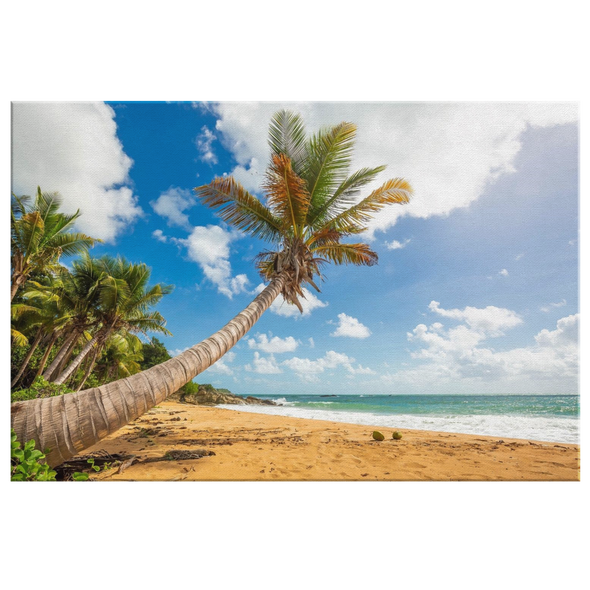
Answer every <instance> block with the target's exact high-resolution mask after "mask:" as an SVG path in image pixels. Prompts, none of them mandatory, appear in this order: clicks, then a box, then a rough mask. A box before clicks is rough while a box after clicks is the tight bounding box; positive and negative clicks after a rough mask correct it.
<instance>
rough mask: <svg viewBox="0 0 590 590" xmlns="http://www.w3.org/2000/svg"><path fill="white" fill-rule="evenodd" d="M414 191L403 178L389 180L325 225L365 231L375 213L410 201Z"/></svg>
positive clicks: (336, 228) (353, 230)
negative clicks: (388, 206)
mask: <svg viewBox="0 0 590 590" xmlns="http://www.w3.org/2000/svg"><path fill="white" fill-rule="evenodd" d="M412 193H413V190H412V187H411V186H410V184H409V183H408V182H407V181H406V180H404V179H403V178H394V179H391V180H388V181H387V182H385V183H384V184H383V185H382V186H381V187H379V188H378V189H376V190H374V191H373V192H372V193H371V194H370V195H369V196H368V197H366V198H365V199H363V200H362V201H361V202H360V203H358V204H357V205H354V206H352V207H350V208H349V209H347V210H346V211H343V212H341V213H339V214H337V215H336V216H335V217H332V218H331V219H328V220H327V221H326V222H325V224H324V227H330V228H332V229H335V230H337V231H346V232H349V233H355V227H356V228H357V232H358V231H359V230H360V231H364V230H365V229H366V223H367V222H368V221H369V219H371V217H372V214H373V213H375V212H376V211H379V210H380V209H382V208H383V207H385V205H389V204H393V203H400V204H404V203H408V202H409V200H410V196H411V195H412ZM320 229H323V228H320ZM351 230H352V231H351Z"/></svg>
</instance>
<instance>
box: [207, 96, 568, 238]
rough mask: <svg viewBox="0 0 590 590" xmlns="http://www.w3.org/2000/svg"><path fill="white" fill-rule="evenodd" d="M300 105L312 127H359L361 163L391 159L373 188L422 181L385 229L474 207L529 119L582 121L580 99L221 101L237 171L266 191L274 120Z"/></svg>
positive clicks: (220, 129) (385, 220) (387, 212)
mask: <svg viewBox="0 0 590 590" xmlns="http://www.w3.org/2000/svg"><path fill="white" fill-rule="evenodd" d="M285 106H287V108H289V109H291V110H295V111H297V112H299V113H300V114H301V116H302V117H303V119H304V121H305V123H306V127H307V129H308V131H312V132H315V131H317V130H318V129H319V128H320V127H322V126H326V125H333V124H336V123H339V122H341V121H351V122H353V123H355V124H356V125H357V126H358V134H357V142H356V151H355V155H354V159H353V169H358V168H362V167H364V166H376V165H379V164H387V166H388V168H387V170H386V171H385V172H383V173H382V174H381V175H380V177H379V178H378V179H377V180H376V182H375V183H374V184H373V185H371V186H368V187H367V190H368V191H370V190H372V189H373V188H375V187H376V186H378V185H379V184H381V183H382V182H383V181H384V180H386V179H387V178H392V177H397V176H402V177H404V178H406V179H407V180H409V181H410V182H411V184H412V185H413V187H414V190H415V195H414V197H413V199H412V201H411V203H410V204H408V205H404V206H392V207H386V208H385V209H383V210H382V211H381V212H379V213H377V214H376V215H375V217H374V219H373V220H372V222H371V224H370V228H371V231H370V234H372V233H374V232H375V231H377V230H379V231H385V230H387V229H388V228H390V227H391V226H393V225H394V224H395V223H396V221H397V220H398V219H399V217H401V216H405V215H409V216H413V217H420V218H427V217H431V216H433V215H447V214H449V213H450V212H451V211H453V209H456V208H458V207H467V206H468V205H469V204H470V203H472V202H473V201H475V200H476V199H477V198H478V197H479V196H480V195H481V194H482V193H483V191H484V189H485V187H486V186H487V185H488V183H489V182H493V181H494V180H496V179H497V178H498V177H499V176H501V175H502V174H506V173H510V172H513V171H514V161H515V157H516V155H517V154H518V152H519V151H520V149H521V135H522V133H523V131H525V129H526V128H527V126H529V125H531V126H538V127H548V126H552V125H557V124H562V123H572V122H577V120H578V108H577V105H576V104H575V103H522V102H521V103H354V102H353V103H344V102H343V103H327V102H318V103H292V104H289V105H284V104H279V103H236V102H234V103H220V104H216V105H213V107H212V108H213V110H214V111H215V112H216V114H217V116H218V117H219V118H218V121H217V123H216V129H217V133H218V136H219V137H220V139H221V141H222V143H223V144H224V146H225V147H226V148H227V149H228V150H230V151H231V152H232V154H233V155H234V158H235V159H236V161H237V163H238V164H237V167H236V169H235V171H234V172H235V174H236V176H238V177H239V180H240V181H241V182H245V183H246V184H247V188H249V189H250V190H259V188H260V184H261V182H262V179H263V178H264V169H265V167H266V164H267V162H268V157H269V152H268V145H267V132H268V123H269V121H270V119H271V117H272V115H273V114H274V113H275V112H276V111H277V110H279V109H281V108H285Z"/></svg>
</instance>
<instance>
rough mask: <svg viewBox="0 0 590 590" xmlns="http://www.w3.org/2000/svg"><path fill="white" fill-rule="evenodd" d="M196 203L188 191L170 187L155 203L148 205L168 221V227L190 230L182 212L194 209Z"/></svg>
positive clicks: (186, 216)
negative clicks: (174, 226)
mask: <svg viewBox="0 0 590 590" xmlns="http://www.w3.org/2000/svg"><path fill="white" fill-rule="evenodd" d="M196 202H197V201H196V197H195V196H194V195H193V193H192V192H191V191H190V190H188V189H184V188H178V187H174V186H171V187H170V188H169V189H168V190H167V191H164V192H163V193H160V196H159V197H158V198H157V199H156V200H155V201H150V205H151V206H152V207H153V209H154V211H155V212H156V213H157V214H158V215H160V216H161V217H164V218H166V219H167V220H168V225H177V226H179V227H184V228H185V229H190V227H191V225H190V223H189V219H188V215H186V213H184V211H186V210H187V209H190V208H191V207H194V206H195V204H196Z"/></svg>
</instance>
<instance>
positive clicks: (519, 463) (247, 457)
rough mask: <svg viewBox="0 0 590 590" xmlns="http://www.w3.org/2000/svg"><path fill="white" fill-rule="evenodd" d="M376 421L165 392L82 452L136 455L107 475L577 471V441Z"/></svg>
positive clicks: (433, 475)
mask: <svg viewBox="0 0 590 590" xmlns="http://www.w3.org/2000/svg"><path fill="white" fill-rule="evenodd" d="M373 430H374V429H373V428H372V427H370V426H360V425H355V424H343V423H339V422H327V421H320V420H307V419H301V418H291V417H285V416H270V415H265V414H255V413H250V412H240V411H234V410H226V409H221V408H216V407H202V406H195V405H190V404H181V403H179V402H175V401H166V402H164V403H163V404H161V405H160V406H157V407H155V408H152V410H150V411H149V412H148V413H146V414H144V415H143V416H142V417H141V418H139V419H137V420H136V421H135V422H132V423H130V424H128V425H127V426H125V427H124V428H122V429H121V430H119V431H117V432H116V433H114V434H113V435H111V436H109V437H107V438H106V439H104V440H103V441H101V442H100V443H98V444H97V445H95V446H94V447H91V448H90V449H87V450H86V451H85V452H84V453H83V455H89V454H104V453H105V452H106V453H109V454H111V455H113V454H117V455H119V456H132V455H133V456H134V459H133V460H132V461H133V462H132V463H131V461H127V462H126V463H127V464H128V465H124V466H123V469H119V466H118V465H116V464H115V466H114V467H112V468H109V469H106V470H102V471H100V472H98V473H92V475H91V479H92V480H104V481H115V480H116V481H181V480H185V481H260V480H276V481H304V480H305V481H421V480H431V481H496V480H504V481H544V480H545V481H549V480H553V481H577V480H579V460H580V459H579V445H573V444H561V443H552V442H539V441H527V440H519V439H511V438H500V437H490V436H476V435H465V434H454V433H447V432H428V431H420V430H399V431H400V432H401V434H402V439H401V440H393V439H392V438H391V435H392V432H393V429H387V428H379V431H380V432H382V433H383V434H384V435H385V440H384V441H382V442H378V441H375V440H373V438H372V432H373ZM200 455H202V456H200ZM129 463H131V464H130V465H129Z"/></svg>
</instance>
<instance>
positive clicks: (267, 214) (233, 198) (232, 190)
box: [194, 176, 282, 241]
mask: <svg viewBox="0 0 590 590" xmlns="http://www.w3.org/2000/svg"><path fill="white" fill-rule="evenodd" d="M194 191H195V193H196V195H197V196H198V197H199V198H200V199H201V201H202V202H203V204H204V205H208V206H209V207H211V208H213V209H218V214H219V216H220V217H221V219H223V221H225V222H227V223H229V224H231V225H233V226H234V227H236V228H238V229H239V230H241V231H243V232H246V233H248V234H249V235H251V236H254V237H257V238H260V239H262V240H266V241H278V240H280V237H281V232H282V223H281V220H280V219H277V218H276V217H275V215H273V213H272V212H271V211H270V210H269V209H268V207H266V206H265V205H264V204H263V203H261V202H260V200H259V199H257V198H256V197H255V196H254V195H252V194H250V193H249V192H248V191H247V190H246V189H245V188H244V187H243V186H242V185H240V184H239V183H238V182H236V181H235V180H234V179H233V178H232V177H231V176H228V177H222V178H215V179H214V180H212V181H211V182H210V183H209V184H205V185H203V186H198V187H196V188H195V189H194Z"/></svg>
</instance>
